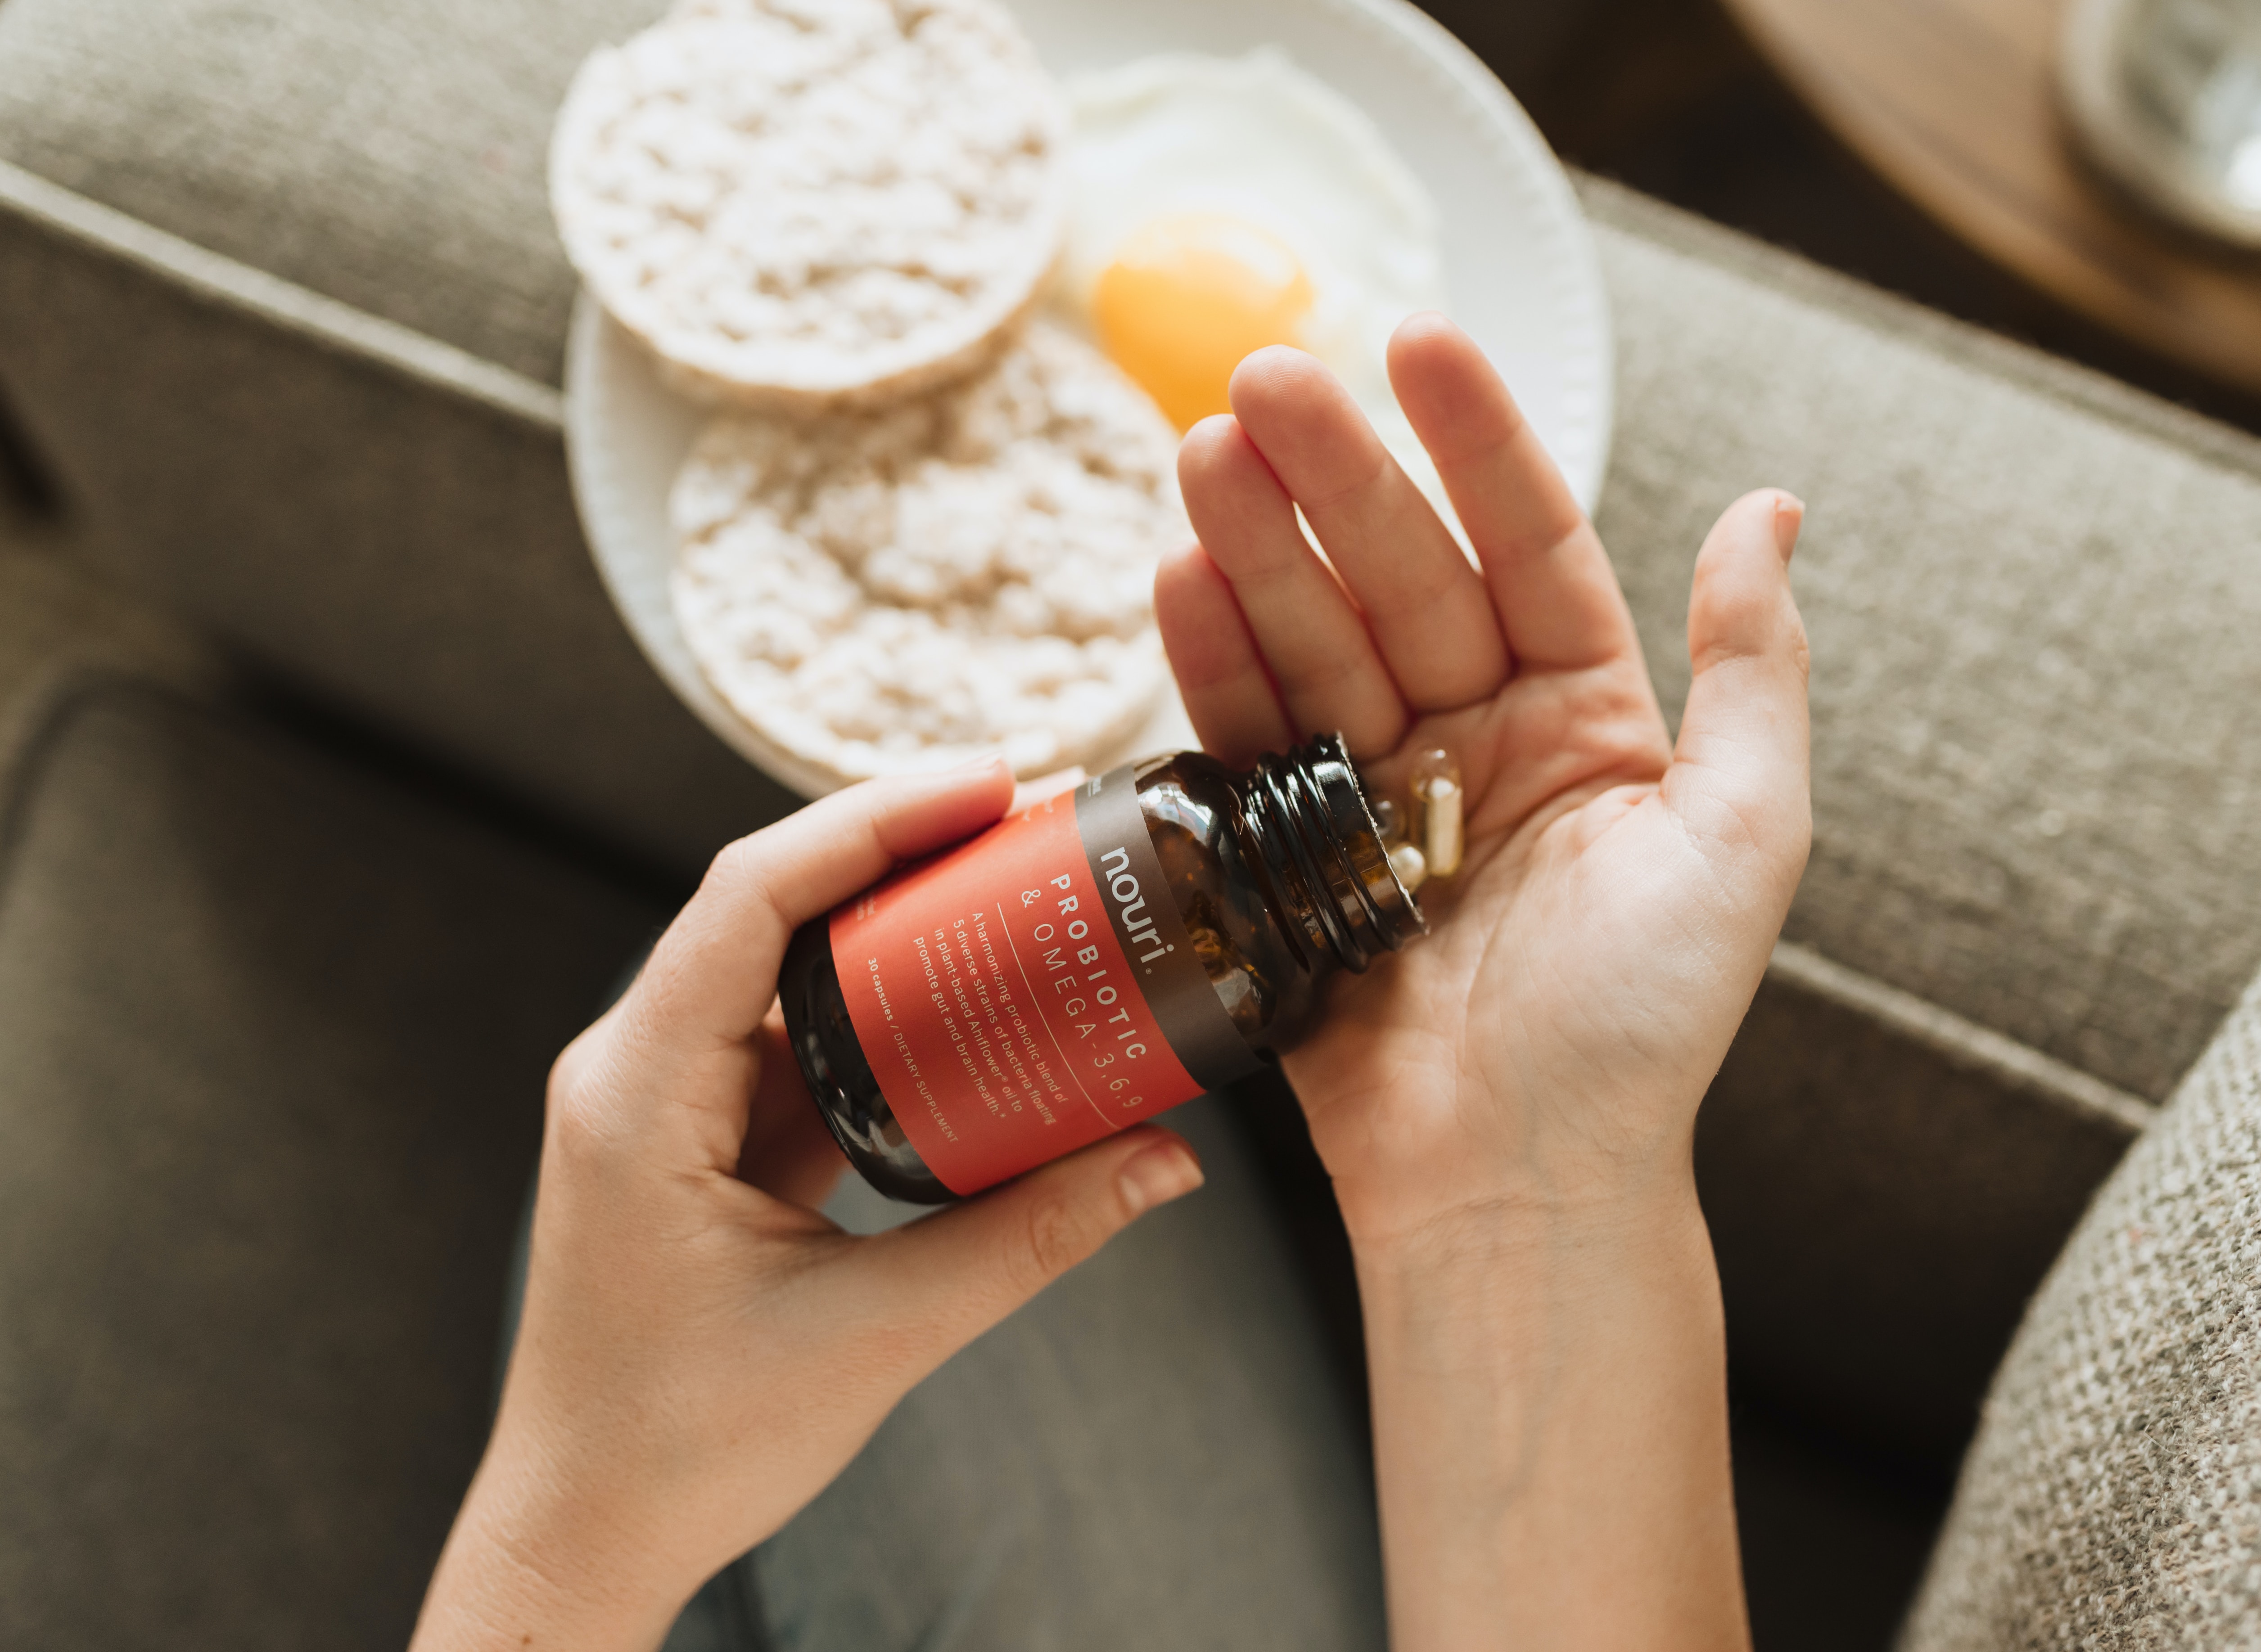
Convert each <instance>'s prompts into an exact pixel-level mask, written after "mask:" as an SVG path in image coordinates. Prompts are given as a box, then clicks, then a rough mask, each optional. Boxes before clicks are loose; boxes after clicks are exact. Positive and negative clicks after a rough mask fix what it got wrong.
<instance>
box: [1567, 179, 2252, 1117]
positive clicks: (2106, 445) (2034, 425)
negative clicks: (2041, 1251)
mask: <svg viewBox="0 0 2261 1652" xmlns="http://www.w3.org/2000/svg"><path fill="white" fill-rule="evenodd" d="M1605 210H1606V211H1610V212H1611V214H1612V215H1617V214H1620V213H1622V214H1623V217H1622V218H1621V219H1620V221H1622V222H1624V223H1625V224H1626V227H1627V228H1631V229H1635V230H1639V231H1642V232H1645V233H1643V234H1641V235H1640V236H1639V237H1638V238H1636V237H1632V236H1611V237H1610V238H1609V240H1608V243H1607V245H1608V257H1607V264H1608V268H1609V273H1610V280H1611V290H1612V294H1613V296H1614V297H1615V299H1616V301H1617V302H1616V314H1617V318H1618V325H1619V330H1620V336H1621V344H1622V359H1623V371H1622V374H1621V376H1620V380H1619V398H1620V406H1621V409H1622V412H1621V415H1620V424H1619V440H1618V447H1617V454H1616V462H1615V464H1614V466H1613V467H1612V469H1611V476H1610V481H1609V490H1608V492H1607V494H1606V495H1605V496H1604V501H1603V505H1602V510H1601V513H1600V526H1601V527H1602V529H1603V533H1604V538H1605V539H1606V540H1608V541H1609V543H1610V545H1611V548H1612V549H1613V550H1614V551H1616V552H1617V553H1618V555H1619V567H1620V570H1621V573H1622V576H1623V577H1624V579H1625V582H1626V588H1627V590H1628V593H1629V594H1630V595H1631V597H1632V599H1633V607H1634V610H1635V611H1636V613H1637V614H1638V615H1639V616H1640V620H1641V628H1642V636H1643V640H1644V642H1645V644H1646V646H1647V649H1648V654H1649V659H1650V663H1651V665H1652V667H1653V668H1654V670H1655V672H1656V675H1657V677H1658V679H1659V683H1660V686H1661V687H1662V689H1663V690H1664V692H1665V694H1666V697H1667V701H1668V705H1669V706H1671V707H1676V706H1677V704H1678V702H1679V700H1680V698H1681V697H1682V696H1683V694H1684V691H1685V686H1686V683H1687V663H1686V662H1687V643H1686V640H1685V629H1684V627H1685V624H1686V615H1687V604H1688V573H1689V567H1690V562H1691V561H1692V559H1693V556H1694V554H1695V548H1696V546H1697V543H1698V540H1699V538H1700V537H1701V535H1702V533H1703V532H1704V530H1705V528H1706V527H1707V526H1709V525H1710V523H1711V521H1712V518H1713V517H1714V516H1715V515H1716V514H1717V513H1718V511H1719V509H1720V508H1721V507H1722V506H1724V505H1725V504H1726V503H1727V500H1728V499H1729V498H1730V497H1733V494H1734V493H1735V492H1738V491H1741V490H1742V489H1743V488H1745V487H1750V486H1757V485H1760V484H1762V483H1771V484H1775V485H1778V486H1782V487H1786V488H1789V489H1791V490H1793V491H1796V492H1798V493H1799V494H1800V495H1801V496H1803V497H1805V499H1806V500H1807V501H1808V503H1809V504H1810V506H1811V516H1810V518H1809V524H1808V526H1807V529H1806V532H1805V538H1804V540H1802V541H1801V543H1800V546H1799V548H1798V557H1797V561H1796V563H1795V565H1794V567H1793V573H1792V579H1793V583H1794V586H1795V588H1796V590H1797V592H1798V601H1799V604H1800V606H1801V607H1802V608H1803V609H1804V611H1805V617H1806V623H1807V627H1808V631H1809V633H1810V634H1811V637H1812V646H1813V678H1812V698H1813V722H1814V740H1813V756H1814V783H1813V801H1814V847H1813V858H1812V863H1811V866H1810V868H1809V869H1808V871H1807V873H1806V876H1805V883H1804V884H1803V885H1802V886H1801V888H1800V889H1799V891H1798V904H1797V907H1796V910H1795V911H1794V912H1793V913H1792V915H1791V920H1790V926H1789V928H1788V931H1787V934H1788V937H1789V938H1790V939H1791V940H1797V941H1803V942H1805V943H1808V944H1810V945H1812V947H1814V948H1816V949H1817V950H1819V951H1820V952H1822V953H1824V954H1825V955H1827V956H1829V957H1832V958H1834V959H1838V960H1840V961H1841V962H1848V963H1852V964H1854V965H1855V966H1856V967H1857V968H1859V969H1862V970H1863V971H1865V972H1867V973H1868V974H1870V975H1871V976H1877V977H1878V978H1880V979H1882V980H1884V981H1887V982H1890V983H1892V984H1894V985H1897V986H1900V987H1904V988H1906V989H1907V990H1911V991H1913V992H1917V993H1920V994H1921V995H1923V996H1924V997H1926V998H1931V999H1933V1000H1934V1002H1937V1003H1940V1004H1943V1005H1949V1007H1951V1008H1953V1009H1954V1010H1955V1011H1956V1012H1957V1013H1959V1014H1962V1015H1964V1016H1967V1017H1969V1018H1970V1019H1973V1020H1976V1021H1978V1022H1981V1023H1983V1024H1985V1026H1991V1027H1993V1028H1995V1029H1997V1030H1999V1031H2001V1032H2004V1033H2008V1034H2010V1035H2011V1036H2012V1037H2013V1038H2016V1039H2018V1040H2020V1041H2022V1042H2024V1043H2026V1044H2028V1045H2031V1046H2032V1047H2034V1048H2038V1049H2041V1050H2044V1051H2046V1052H2048V1053H2049V1054H2050V1055H2055V1056H2056V1057H2058V1058H2059V1059H2061V1060H2063V1061H2065V1062H2069V1063H2071V1064H2072V1065H2073V1066H2076V1067H2078V1068H2080V1069H2084V1070H2085V1071H2088V1072H2092V1073H2094V1074H2096V1075H2098V1076H2101V1077H2104V1078H2107V1079H2108V1080H2110V1081H2111V1082H2112V1083H2115V1084H2119V1085H2121V1086H2122V1087H2124V1088H2125V1089H2128V1090H2129V1091H2135V1092H2136V1093H2138V1094H2140V1095H2143V1096H2147V1097H2150V1098H2154V1099H2159V1098H2164V1096H2165V1095H2166V1094H2167V1092H2168V1090H2169V1089H2170V1088H2171V1086H2172V1085H2173V1083H2175V1081H2176V1080H2177V1079H2178V1077H2180V1076H2181V1075H2182V1074H2183V1072H2184V1071H2185V1070H2186V1069H2187V1068H2188V1067H2189V1065H2190V1063H2191V1062H2192V1061H2193V1059H2195V1057H2196V1056H2197V1055H2198V1052H2199V1051H2200V1048H2203V1047H2204V1045H2205V1042H2206V1040H2207V1037H2208V1035H2209V1034H2210V1033H2212V1032H2213V1030H2214V1027H2215V1026H2217V1025H2219V1024H2220V1022H2221V1020H2222V1017H2223V1016H2224V1015H2225V1014H2226V1013H2227V1012H2228V1011H2229V1006H2230V1005H2231V1004H2233V1003H2234V1002H2235V1001H2236V998H2237V995H2238V992H2239V990H2240V989H2241V988H2242V987H2243V984H2244V983H2245V981H2246V980H2247V979H2248V978H2249V977H2250V976H2251V975H2252V974H2253V972H2254V970H2255V969H2256V968H2257V967H2261V879H2257V878H2255V877H2254V876H2252V875H2251V873H2252V869H2254V868H2256V867H2261V722H2257V721H2256V719H2253V718H2252V717H2251V716H2250V714H2249V708H2250V707H2251V706H2252V705H2254V704H2261V649H2257V648H2256V647H2254V639H2255V638H2256V637H2257V636H2261V562H2257V561H2256V558H2255V550H2256V547H2257V545H2261V442H2256V441H2254V440H2251V439H2250V438H2246V437H2243V436H2241V435H2237V434H2235V433H2230V432H2229V431H2226V430H2223V429H2222V428H2221V427H2219V426H2212V425H2208V424H2206V423H2204V422H2203V421H2200V420H2199V419H2197V418H2193V417H2190V416H2187V415H2184V414H2180V413H2178V412H2177V411H2174V410H2171V409H2169V408H2166V407H2164V406H2163V405H2162V404H2157V403H2154V402H2151V401H2150V400H2148V399H2147V398H2144V397H2139V396H2136V395H2134V394H2132V393H2128V392H2125V391H2121V390H2117V389H2116V387H2114V386H2112V385H2110V384H2108V383H2105V382H2103V381H2101V380H2099V379H2096V378H2094V377H2093V376H2092V375H2087V374H2085V373H2081V372H2078V370H2075V369H2071V368H2059V367H2057V366H2056V365H2055V364H2052V363H2049V362H2047V361H2044V360H2042V359H2041V358H2038V357H2036V356H2035V355H2033V354H2031V353H2029V352H2026V351H2022V350H2018V349H2016V348H2014V347H2009V346H2006V345H2004V344H2002V343H2000V342H1999V341H1997V340H1986V339H1985V338H1984V337H1983V335H1979V334H1977V333H1973V332H1971V331H1970V330H1969V329H1967V328H1962V327H1957V326H1955V325H1951V324H1948V323H1945V322H1942V321H1940V320H1938V319H1937V318H1928V317H1926V316H1924V315H1923V314H1922V313H1921V312H1920V311H1916V310H1914V309H1913V306H1910V305H1906V304H1899V303H1897V302H1894V301H1892V300H1889V299H1885V298H1884V297H1881V296H1880V295H1877V294H1874V293H1873V292H1870V291H1869V290H1864V289H1863V288H1860V287H1858V286H1857V285H1856V284H1855V283H1854V282H1850V281H1846V280H1842V279H1839V278H1834V277H1830V276H1827V275H1822V274H1821V273H1820V272H1819V271H1817V270H1813V269H1812V268H1811V267H1809V266H1801V265H1798V264H1796V263H1794V262H1793V261H1789V260H1785V259H1781V258H1778V257H1772V256H1768V255H1765V254H1759V253H1757V252H1756V251H1755V249H1753V248H1751V247H1749V244H1748V243H1747V242H1743V241H1741V240H1738V239H1737V238H1735V237H1733V236H1730V235H1727V234H1726V233H1724V232H1718V231H1712V230H1708V229H1706V228H1705V227H1704V226H1701V225H1697V224H1696V223H1694V222H1693V221H1692V220H1690V219H1687V218H1683V217H1681V216H1679V215H1676V214H1674V215H1667V214H1665V213H1663V212H1662V211H1657V210H1655V209H1654V208H1649V207H1647V206H1645V205H1644V204H1641V203H1640V202H1638V201H1637V200H1634V199H1633V198H1630V197H1626V196H1624V195H1623V194H1622V192H1617V191H1612V192H1611V198H1610V200H1609V201H1608V203H1607V204H1606V207H1605ZM1754 275H1756V276H1758V277H1759V278H1760V279H1761V280H1762V281H1763V282H1766V283H1767V284H1766V285H1762V286H1758V285H1755V284H1754V282H1753V280H1752V277H1753V276H1754Z"/></svg>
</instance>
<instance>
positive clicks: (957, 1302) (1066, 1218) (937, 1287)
mask: <svg viewBox="0 0 2261 1652" xmlns="http://www.w3.org/2000/svg"><path fill="white" fill-rule="evenodd" d="M1201 1184H1202V1169H1201V1161H1200V1160H1199V1159H1198V1158H1197V1157H1195V1154H1194V1150H1193V1148H1190V1147H1188V1145H1187V1144H1186V1141H1185V1140H1184V1138H1183V1137H1181V1136H1179V1135H1177V1134H1174V1132H1172V1131H1169V1130H1166V1129H1163V1128H1162V1127H1161V1126H1159V1125H1141V1126H1137V1127H1135V1128H1133V1129H1130V1130H1125V1131H1124V1132H1123V1133H1122V1134H1120V1135H1116V1136H1110V1137H1109V1138H1108V1139H1107V1140H1106V1141H1099V1142H1095V1143H1094V1144H1093V1145H1091V1146H1090V1147H1087V1148H1084V1149H1083V1150H1082V1151H1081V1152H1080V1153H1075V1154H1071V1155H1069V1156H1068V1157H1066V1158H1064V1159H1059V1160H1056V1161H1054V1162H1052V1163H1051V1164H1047V1165H1044V1167H1042V1168H1041V1169H1036V1170H1031V1171H1030V1173H1029V1174H1028V1175H1026V1176H1022V1177H1021V1178H1020V1179H1019V1180H1017V1181H1014V1182H1008V1183H1007V1184H1005V1185H1004V1186H1002V1187H1000V1188H994V1189H992V1190H991V1191H988V1192H987V1193H984V1194H982V1195H981V1196H980V1198H973V1199H969V1200H967V1201H966V1202H965V1204H963V1205H957V1206H954V1207H953V1208H951V1209H949V1210H945V1211H943V1212H939V1213H938V1214H937V1215H934V1216H930V1217H929V1218H928V1219H926V1220H924V1221H922V1222H919V1223H916V1224H915V1225H913V1226H908V1227H900V1228H897V1229H895V1230H894V1232H893V1233H888V1234H879V1235H878V1236H876V1237H874V1238H872V1239H871V1240H869V1241H866V1242H865V1244H863V1245H862V1246H860V1247H858V1250H857V1252H856V1254H855V1255H853V1256H852V1257H851V1260H850V1263H849V1265H850V1266H851V1268H853V1269H858V1270H859V1271H860V1272H861V1273H862V1274H863V1276H864V1277H863V1278H862V1279H861V1280H860V1281H858V1283H857V1284H856V1287H855V1289H853V1290H852V1291H848V1292H843V1293H842V1295H841V1297H840V1299H841V1300H842V1301H843V1302H846V1301H852V1302H855V1303H856V1304H858V1305H859V1306H860V1307H861V1308H862V1309H864V1310H865V1312H872V1313H873V1314H875V1315H878V1316H879V1317H880V1319H882V1320H883V1322H885V1323H886V1324H887V1325H888V1326H889V1327H891V1334H892V1336H893V1337H894V1339H896V1340H897V1343H898V1346H901V1347H902V1348H905V1349H906V1350H907V1351H908V1352H910V1353H911V1355H912V1356H913V1357H914V1359H915V1360H916V1361H917V1362H919V1363H920V1364H921V1365H922V1368H923V1370H931V1369H932V1368H933V1367H934V1366H936V1365H939V1364H940V1363H942V1362H943V1361H944V1360H945V1359H947V1358H948V1357H949V1356H950V1355H951V1354H953V1353H955V1352H956V1351H957V1350H958V1348H963V1347H964V1346H965V1344H966V1343H968V1342H970V1341H973V1339H974V1338H975V1337H977V1336H979V1335H980V1334H981V1333H983V1332H984V1331H986V1330H987V1329H989V1327H992V1326H994V1325H995V1324H996V1323H997V1322H998V1321H1000V1320H1001V1319H1003V1318H1004V1317H1005V1316H1006V1315H1007V1314H1008V1313H1010V1312H1013V1310H1014V1309H1016V1308H1017V1307H1019V1306H1020V1305H1022V1304H1023V1303H1024V1302H1026V1301H1028V1300H1029V1298H1031V1297H1033V1296H1035V1295H1036V1294H1037V1291H1041V1290H1043V1289H1044V1287H1045V1286H1046V1285H1048V1284H1051V1283H1052V1281H1053V1280H1055V1279H1057V1278H1059V1277H1060V1276H1061V1275H1062V1274H1064V1273H1066V1271H1067V1270H1068V1269H1071V1268H1073V1267H1074V1266H1075V1265H1076V1264H1077V1263H1078V1262H1082V1261H1083V1260H1084V1259H1085V1258H1087V1257H1088V1256H1090V1255H1092V1254H1093V1253H1094V1252H1095V1251H1097V1250H1098V1249H1099V1248H1100V1247H1101V1246H1102V1245H1104V1244H1105V1243H1106V1242H1107V1241H1109V1239H1112V1238H1113V1237H1114V1236H1115V1235H1116V1234H1118V1233H1120V1232H1121V1231H1122V1230H1123V1228H1125V1227H1127V1226H1130V1224H1131V1223H1132V1222H1133V1221H1135V1220H1137V1219H1138V1218H1139V1217H1140V1216H1141V1215H1143V1214H1145V1212H1148V1211H1150V1210H1152V1209H1154V1208H1156V1207H1157V1206H1159V1205H1166V1204H1167V1203H1169V1201H1171V1200H1172V1199H1174V1198H1181V1197H1182V1196H1183V1195H1185V1194H1188V1193H1190V1192H1192V1191H1194V1190H1195V1188H1197V1187H1199V1186H1200V1185H1201Z"/></svg>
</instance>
